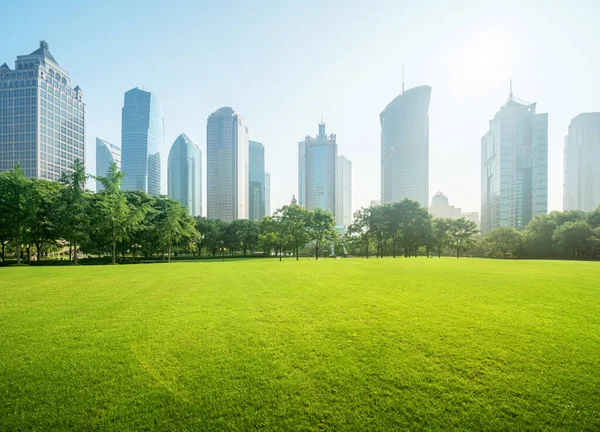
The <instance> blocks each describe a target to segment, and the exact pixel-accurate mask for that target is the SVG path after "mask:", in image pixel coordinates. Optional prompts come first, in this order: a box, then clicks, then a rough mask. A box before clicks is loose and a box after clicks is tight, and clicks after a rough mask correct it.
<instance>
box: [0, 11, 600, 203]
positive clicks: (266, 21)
mask: <svg viewBox="0 0 600 432" xmlns="http://www.w3.org/2000/svg"><path fill="white" fill-rule="evenodd" d="M389 3H390V2H385V1H374V2H370V3H369V4H368V6H367V5H365V4H363V3H362V2H356V1H349V2H345V3H344V5H343V6H340V5H339V4H337V5H336V4H321V3H320V2H316V1H306V2H296V1H291V2H271V1H268V2H262V3H261V4H256V3H255V2H249V1H239V2H236V3H235V4H233V3H220V2H201V4H196V3H195V2H192V1H187V0H186V1H182V2H180V3H179V5H178V7H177V8H175V7H174V6H173V5H172V4H169V3H164V2H158V1H149V2H146V3H144V4H143V6H144V7H143V8H139V7H136V5H134V4H121V3H120V2H118V1H112V2H111V1H107V2H102V3H99V2H76V1H63V0H59V1H56V2H53V3H47V2H38V1H33V2H30V3H28V4H27V6H25V5H24V4H19V5H16V4H11V5H7V6H5V8H4V12H5V13H4V14H3V15H4V16H5V20H4V24H5V25H4V29H5V32H4V35H3V40H4V42H3V43H2V45H1V46H0V64H1V63H4V62H6V63H7V64H8V65H9V66H10V67H11V68H12V67H13V66H14V61H15V59H16V57H17V55H23V54H29V53H30V52H32V51H34V50H35V49H36V48H37V46H38V43H39V41H40V40H46V41H47V42H48V43H49V44H50V51H51V52H52V54H53V55H54V57H55V58H56V59H57V61H58V62H59V64H60V65H61V66H62V67H64V69H65V70H66V71H67V72H68V73H69V75H70V77H71V81H72V83H73V86H75V85H79V86H81V88H82V90H83V92H84V102H85V104H86V106H87V115H86V148H87V150H86V165H87V169H88V172H90V173H92V174H93V173H94V171H95V140H96V137H99V138H101V139H104V140H106V141H109V142H111V143H114V144H117V145H119V146H120V145H121V108H122V106H123V95H124V93H125V92H126V91H127V90H129V89H131V88H133V87H136V86H137V87H140V88H142V87H143V88H144V89H145V90H148V91H152V92H154V93H155V94H156V95H157V96H158V97H159V99H160V100H161V101H162V105H163V112H164V117H165V129H166V132H165V143H166V145H167V146H168V147H170V146H171V145H172V144H173V142H174V141H175V139H176V138H177V136H179V135H180V134H181V133H186V134H187V135H188V136H189V137H190V139H191V140H192V141H194V142H195V143H196V144H198V145H199V146H200V148H201V149H202V152H203V157H204V158H206V120H207V117H208V116H209V115H210V114H211V113H212V112H214V111H216V110H217V109H219V108H220V107H223V106H231V107H233V108H234V109H235V110H236V111H237V112H238V113H239V114H240V115H241V116H242V117H243V118H244V121H245V123H246V124H247V125H248V128H249V134H250V139H251V140H254V141H259V142H261V143H263V144H264V145H265V159H266V160H265V169H266V171H268V172H270V173H271V209H272V210H274V209H275V208H277V207H280V206H281V205H283V204H285V203H287V202H289V200H290V198H291V196H292V194H297V175H296V173H297V144H298V141H300V140H302V139H303V138H304V137H305V136H306V135H313V136H314V135H315V134H316V132H317V125H318V123H319V121H320V119H321V115H323V117H324V120H325V122H326V123H327V132H328V133H336V134H337V141H338V146H339V150H338V153H339V154H340V155H345V156H347V157H348V158H349V159H350V160H351V161H352V164H353V210H356V209H358V208H360V207H361V206H366V205H369V203H370V201H371V200H374V199H378V198H379V195H380V177H379V173H380V135H379V133H380V126H379V114H380V112H381V111H382V110H383V109H384V108H385V106H386V105H387V104H388V103H389V102H390V101H391V100H392V99H393V98H395V97H396V96H397V95H398V94H399V93H400V92H401V74H402V63H404V64H405V71H406V79H405V82H406V84H405V86H406V89H408V88H412V87H416V86H419V85H429V86H431V87H432V89H433V91H432V97H431V108H430V190H429V198H430V199H431V197H432V196H433V195H434V194H435V193H436V192H437V191H442V192H444V193H445V194H446V195H447V196H448V198H449V200H450V203H451V204H453V205H455V206H457V207H461V208H462V209H463V211H477V212H479V211H480V140H481V137H482V136H483V135H484V134H485V132H486V131H487V129H488V121H489V120H490V119H492V118H493V116H494V115H495V113H496V112H497V111H498V109H499V108H500V106H501V105H503V104H504V102H505V101H506V99H507V97H508V94H509V79H511V78H512V80H513V91H514V94H515V96H516V97H518V98H520V99H524V100H527V101H529V102H532V103H533V102H536V103H537V110H538V112H540V113H546V112H547V113H548V117H549V129H548V147H549V182H548V183H549V210H556V209H562V149H563V139H564V136H565V135H566V134H567V128H568V125H569V122H570V120H571V119H572V118H573V117H575V116H576V115H578V114H580V113H582V112H593V111H600V83H599V82H598V78H597V72H598V70H600V59H599V58H598V56H597V55H594V54H595V53H596V52H597V50H598V47H597V42H598V41H600V28H598V27H597V25H596V22H595V21H596V18H597V16H600V3H598V2H594V1H591V0H590V1H578V2H567V1H562V0H560V1H531V2H528V5H524V4H522V3H523V2H516V1H512V0H510V1H505V2H503V3H502V4H497V5H481V4H473V3H472V2H469V1H458V2H455V3H454V4H452V5H448V4H447V3H446V2H442V1H424V2H419V3H418V4H416V3H415V2H401V1H399V2H396V3H395V4H393V5H390V4H389ZM574 3H577V4H576V5H575V4H574ZM32 11H35V13H33V12H32ZM63 22H64V25H63V24H62V23H63ZM166 153H167V154H168V148H167V149H166ZM165 163H166V160H165ZM204 163H205V161H204ZM204 172H206V171H204ZM89 186H90V187H92V188H93V183H90V184H89ZM203 188H204V191H206V178H204V179H203ZM203 198H204V204H203V207H204V209H206V204H205V203H206V192H204V193H203Z"/></svg>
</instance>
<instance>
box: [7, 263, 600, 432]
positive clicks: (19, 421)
mask: <svg viewBox="0 0 600 432" xmlns="http://www.w3.org/2000/svg"><path fill="white" fill-rule="evenodd" d="M252 429H266V430H322V429H326V430H332V429H336V430H358V431H366V430H382V431H390V430H398V429H406V430H409V429H410V430H422V429H428V430H448V429H462V430H478V431H479V430H558V429H560V430H578V431H579V430H589V431H593V430H600V263H591V262H566V261H501V260H476V259H460V260H456V259H437V258H435V259H425V258H418V259H404V258H397V259H391V258H390V259H384V260H376V259H369V260H366V259H347V260H343V259H342V260H332V259H327V260H319V261H315V260H308V259H303V260H300V261H299V262H296V261H293V260H292V259H289V260H284V261H283V262H278V261H277V260H275V259H255V260H240V261H226V262H219V261H204V262H179V263H171V264H148V265H122V266H78V267H32V268H23V267H20V268H2V269H0V430H9V431H11V430H86V431H89V430H115V431H124V430H178V431H183V430H210V431H215V430H223V431H232V430H252Z"/></svg>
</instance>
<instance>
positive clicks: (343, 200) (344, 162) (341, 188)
mask: <svg viewBox="0 0 600 432" xmlns="http://www.w3.org/2000/svg"><path fill="white" fill-rule="evenodd" d="M351 222H352V162H351V161H350V159H348V158H347V157H346V156H343V155H340V156H338V159H337V191H336V210H335V224H336V225H337V226H342V227H347V226H349V225H350V223H351Z"/></svg>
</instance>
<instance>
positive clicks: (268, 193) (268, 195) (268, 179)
mask: <svg viewBox="0 0 600 432" xmlns="http://www.w3.org/2000/svg"><path fill="white" fill-rule="evenodd" d="M265 216H271V174H270V173H268V172H265Z"/></svg>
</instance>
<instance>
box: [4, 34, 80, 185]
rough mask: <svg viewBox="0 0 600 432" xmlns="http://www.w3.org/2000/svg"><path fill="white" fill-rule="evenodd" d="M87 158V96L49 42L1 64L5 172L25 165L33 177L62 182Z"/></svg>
mask: <svg viewBox="0 0 600 432" xmlns="http://www.w3.org/2000/svg"><path fill="white" fill-rule="evenodd" d="M76 159H80V160H81V161H84V160H85V105H84V103H83V92H82V91H81V89H80V88H79V86H76V87H75V88H71V79H70V78H69V74H68V73H67V71H66V70H64V69H63V68H62V67H61V66H60V65H59V64H58V62H57V61H56V60H55V59H54V57H53V56H52V54H50V51H48V44H47V43H46V42H45V41H42V42H40V47H39V48H38V49H37V50H35V51H34V52H32V53H31V54H29V55H20V56H17V60H16V61H15V69H14V70H12V69H10V68H9V67H8V65H7V64H6V63H4V64H3V65H2V66H0V171H8V170H12V169H13V168H14V166H15V165H16V164H17V163H19V164H20V165H21V169H22V170H23V172H24V173H25V176H27V177H29V178H38V179H48V180H58V179H60V176H61V173H62V172H70V171H71V164H72V163H73V162H74V161H75V160H76Z"/></svg>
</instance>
